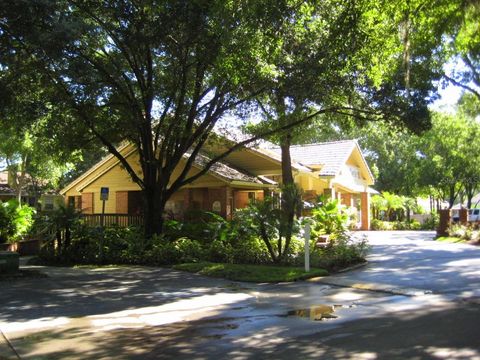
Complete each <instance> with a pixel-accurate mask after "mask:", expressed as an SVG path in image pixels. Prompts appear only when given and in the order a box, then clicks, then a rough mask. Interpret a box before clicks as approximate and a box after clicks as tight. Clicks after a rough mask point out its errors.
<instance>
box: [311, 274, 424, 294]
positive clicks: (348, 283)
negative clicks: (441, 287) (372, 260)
mask: <svg viewBox="0 0 480 360" xmlns="http://www.w3.org/2000/svg"><path fill="white" fill-rule="evenodd" d="M318 282H319V283H322V284H326V285H334V286H340V287H349V288H353V289H359V290H368V291H374V292H381V293H386V294H391V295H402V296H410V297H413V296H422V295H428V294H432V291H431V290H424V289H416V288H406V287H394V286H392V285H388V284H380V283H364V282H356V281H353V280H347V279H335V278H334V277H331V278H328V277H326V278H318Z"/></svg>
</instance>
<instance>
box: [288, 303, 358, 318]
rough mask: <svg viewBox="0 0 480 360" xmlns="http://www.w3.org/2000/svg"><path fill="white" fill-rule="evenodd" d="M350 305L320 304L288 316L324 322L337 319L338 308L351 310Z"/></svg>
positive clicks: (295, 311)
mask: <svg viewBox="0 0 480 360" xmlns="http://www.w3.org/2000/svg"><path fill="white" fill-rule="evenodd" d="M349 307H351V306H348V305H327V304H319V305H313V306H310V307H309V308H306V309H297V310H291V311H289V312H288V313H287V316H298V317H302V318H307V319H310V320H312V321H322V320H326V319H336V318H337V317H338V316H337V315H335V314H334V312H335V310H336V309H337V308H349Z"/></svg>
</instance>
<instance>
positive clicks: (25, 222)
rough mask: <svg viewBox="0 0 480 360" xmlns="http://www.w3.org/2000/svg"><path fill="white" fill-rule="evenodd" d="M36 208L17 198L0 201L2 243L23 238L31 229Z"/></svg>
mask: <svg viewBox="0 0 480 360" xmlns="http://www.w3.org/2000/svg"><path fill="white" fill-rule="evenodd" d="M34 215H35V209H34V208H32V207H30V206H28V205H20V204H19V203H18V202H17V201H16V200H9V201H7V202H3V203H2V202H0V243H2V242H10V243H12V242H15V241H19V240H21V239H22V238H23V237H24V236H25V235H26V234H27V233H28V232H29V230H30V229H31V227H32V225H33V223H34V219H33V216H34Z"/></svg>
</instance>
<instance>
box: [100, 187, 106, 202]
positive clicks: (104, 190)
mask: <svg viewBox="0 0 480 360" xmlns="http://www.w3.org/2000/svg"><path fill="white" fill-rule="evenodd" d="M100 200H108V187H102V188H101V189H100Z"/></svg>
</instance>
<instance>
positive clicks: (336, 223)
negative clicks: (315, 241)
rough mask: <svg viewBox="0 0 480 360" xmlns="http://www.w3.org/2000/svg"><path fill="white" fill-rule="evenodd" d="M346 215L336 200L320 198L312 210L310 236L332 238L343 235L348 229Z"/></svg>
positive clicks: (343, 208)
mask: <svg viewBox="0 0 480 360" xmlns="http://www.w3.org/2000/svg"><path fill="white" fill-rule="evenodd" d="M348 218H349V216H348V213H347V211H346V209H345V207H344V206H342V205H340V203H339V202H338V200H332V199H326V198H325V197H323V196H321V197H319V199H318V202H317V204H315V206H314V207H313V209H312V220H313V226H312V230H313V232H312V235H314V236H319V235H324V234H330V235H332V236H333V237H336V236H339V235H341V234H343V233H344V232H345V231H346V230H347V227H348Z"/></svg>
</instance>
